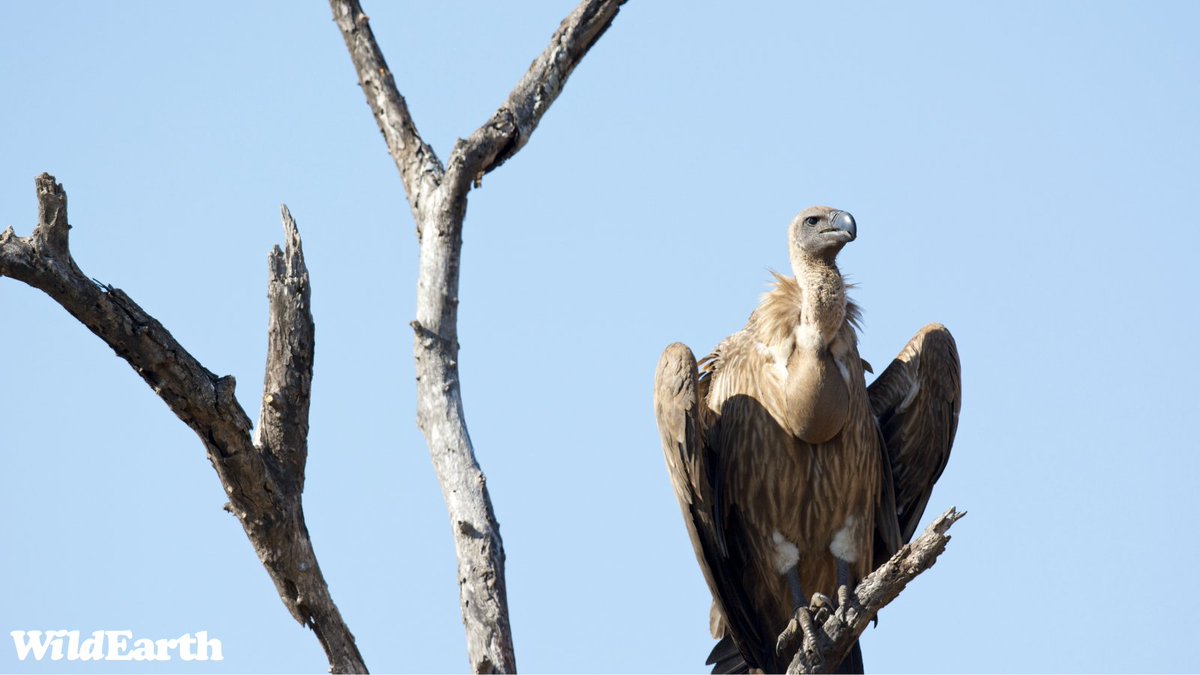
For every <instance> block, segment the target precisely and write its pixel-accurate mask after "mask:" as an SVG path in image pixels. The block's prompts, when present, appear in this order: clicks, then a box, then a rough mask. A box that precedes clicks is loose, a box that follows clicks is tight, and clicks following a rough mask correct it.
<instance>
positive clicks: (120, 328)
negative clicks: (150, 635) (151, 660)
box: [0, 174, 366, 672]
mask: <svg viewBox="0 0 1200 675" xmlns="http://www.w3.org/2000/svg"><path fill="white" fill-rule="evenodd" d="M36 184H37V196H38V224H37V226H36V227H35V228H34V231H33V234H32V235H30V236H29V237H18V236H17V235H16V234H14V232H13V230H12V228H8V229H7V230H5V231H4V232H3V233H0V276H6V277H11V278H13V279H17V280H19V281H23V282H25V283H26V284H29V285H30V286H32V287H34V288H37V289H39V290H41V291H43V292H45V293H46V294H47V295H49V296H50V297H51V298H53V299H54V300H55V301H56V302H58V303H59V304H60V305H62V307H63V309H65V310H67V312H69V313H70V314H71V316H74V317H75V318H76V319H78V320H79V321H80V322H81V323H83V324H84V325H85V326H87V327H88V328H89V329H90V330H91V331H92V332H93V333H95V334H96V335H97V336H99V337H100V339H102V340H104V342H105V343H107V344H108V345H109V346H110V347H112V348H113V351H115V352H116V353H117V355H118V356H120V357H121V358H123V359H125V361H126V362H128V363H129V365H130V366H131V367H132V368H133V369H134V370H135V371H136V372H137V373H138V374H139V375H141V376H142V379H143V380H145V381H146V384H148V385H150V388H151V389H153V390H154V392H155V393H156V394H158V396H159V397H160V398H162V400H163V401H164V402H165V403H166V404H167V406H168V407H169V408H170V409H171V411H172V412H174V413H175V414H176V415H177V416H178V417H179V419H181V420H183V422H184V423H185V424H187V425H188V426H189V427H191V428H192V430H193V431H195V432H196V434H197V435H198V436H199V437H200V440H201V441H202V442H203V443H204V447H205V449H206V450H207V451H208V458H209V461H211V462H212V465H213V468H214V469H216V471H217V476H218V477H219V478H220V480H221V485H222V486H224V488H225V493H226V495H227V496H228V498H229V503H228V504H226V505H225V508H226V510H228V511H229V512H230V513H232V514H234V515H235V516H237V518H238V521H239V522H241V524H242V527H243V529H245V531H246V536H247V537H249V538H250V542H251V544H253V546H254V550H255V551H256V552H257V553H258V557H259V560H261V561H262V563H263V565H264V566H265V567H266V569H267V573H268V574H269V575H270V576H271V580H272V581H273V582H274V583H275V587H276V589H277V590H278V591H279V596H280V598H281V599H282V600H283V604H284V605H285V606H286V607H287V608H288V611H289V612H291V614H292V616H293V617H295V618H296V620H297V621H299V622H300V623H301V624H303V625H305V626H308V627H309V628H311V629H312V630H313V631H314V632H315V633H316V634H317V638H318V639H319V640H320V642H321V646H322V647H324V649H325V653H326V655H327V656H328V658H329V664H330V666H331V668H332V669H333V671H334V672H366V665H365V664H364V663H363V660H362V656H361V655H360V654H359V652H358V648H357V646H355V643H354V636H353V635H351V634H350V630H349V629H348V628H347V627H346V624H345V622H344V621H343V620H342V617H341V614H340V613H339V612H338V609H337V606H336V605H334V603H333V599H332V598H331V597H330V594H329V588H328V586H327V584H326V583H325V578H324V577H323V576H322V574H321V569H320V567H319V566H318V565H317V558H316V554H315V553H314V551H313V548H312V542H311V541H310V539H309V536H308V529H307V528H306V527H305V524H304V512H303V509H302V507H301V500H300V492H301V490H302V489H303V486H304V464H305V458H306V452H307V430H308V406H309V385H310V383H311V381H312V354H313V323H312V313H311V311H310V308H309V301H308V297H309V291H308V271H307V269H306V268H305V266H304V255H303V252H302V251H301V249H300V235H299V233H298V232H297V230H296V225H295V222H294V221H293V220H292V219H291V215H290V214H288V213H287V210H286V208H285V209H284V232H285V236H286V242H285V245H286V248H285V250H283V251H281V250H280V249H279V248H278V247H276V248H275V250H274V251H273V252H272V254H271V266H270V293H269V295H270V307H271V310H270V311H271V319H270V338H269V349H268V352H269V353H268V357H267V372H266V377H265V380H266V383H265V387H264V393H263V414H262V418H261V421H260V425H259V429H258V432H257V434H256V438H255V439H252V438H251V435H250V418H249V417H247V415H246V412H245V410H243V409H242V406H241V405H239V404H238V402H237V399H236V397H235V396H234V385H235V382H234V379H233V377H231V376H225V377H217V376H216V375H214V374H213V373H212V372H210V371H209V370H208V369H207V368H205V367H204V366H203V365H201V364H200V362H199V361H197V360H196V359H195V357H193V356H192V355H191V354H190V353H188V351H187V350H186V349H184V348H183V346H182V345H180V344H179V343H178V342H177V341H176V340H175V338H174V337H173V336H172V335H171V333H170V332H168V331H167V329H166V328H164V327H163V326H162V324H160V323H159V322H158V321H157V320H156V319H155V318H154V317H152V316H150V315H149V314H147V313H146V311H145V310H143V309H142V308H141V307H139V306H138V305H137V303H135V302H134V301H133V300H132V299H131V298H130V297H129V296H128V295H126V294H125V293H124V292H123V291H121V290H120V289H118V288H113V287H112V286H108V285H103V284H99V283H97V282H94V281H92V280H91V279H89V278H88V277H87V276H86V275H85V274H84V273H83V272H82V271H81V270H80V269H79V266H78V265H76V263H75V260H74V259H73V258H72V257H71V253H70V250H69V244H68V231H69V229H70V225H69V224H68V223H67V195H66V193H65V192H64V191H63V189H62V186H61V185H59V184H58V183H56V182H55V180H54V177H53V176H51V175H49V174H42V175H41V176H38V178H37V180H36Z"/></svg>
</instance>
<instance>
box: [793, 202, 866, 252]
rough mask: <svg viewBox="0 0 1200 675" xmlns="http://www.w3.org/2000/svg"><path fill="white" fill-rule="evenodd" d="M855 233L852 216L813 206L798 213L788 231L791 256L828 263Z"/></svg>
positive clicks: (851, 239)
mask: <svg viewBox="0 0 1200 675" xmlns="http://www.w3.org/2000/svg"><path fill="white" fill-rule="evenodd" d="M857 234H858V229H857V226H856V225H855V224H854V216H852V215H850V214H849V213H846V212H845V211H838V210H837V209H831V208H829V207H828V206H812V207H809V208H807V209H804V210H803V211H801V212H800V215H798V216H796V219H795V220H793V221H792V225H791V227H790V228H789V230H788V239H789V241H790V243H791V248H792V256H793V258H795V257H796V255H797V254H798V255H799V256H800V257H802V258H810V259H813V258H815V259H818V260H829V261H832V260H833V259H834V258H835V257H837V254H838V251H841V250H842V247H843V246H845V245H846V244H847V243H848V242H851V241H854V237H855V236H857Z"/></svg>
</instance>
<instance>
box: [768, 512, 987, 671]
mask: <svg viewBox="0 0 1200 675" xmlns="http://www.w3.org/2000/svg"><path fill="white" fill-rule="evenodd" d="M965 515H967V514H966V512H965V511H962V512H960V511H957V510H955V509H954V508H951V509H950V510H949V511H947V512H945V513H943V514H942V515H941V516H938V518H937V519H936V520H934V521H933V523H931V524H930V525H929V527H928V528H926V529H925V532H924V534H922V535H921V536H920V537H918V538H917V539H916V540H914V541H912V542H910V543H908V544H905V545H904V546H902V547H900V550H899V551H896V554H895V555H893V556H892V557H891V559H890V560H888V561H887V562H886V563H884V564H883V565H881V566H879V567H878V568H876V569H875V571H874V572H872V573H870V574H868V575H867V576H866V578H864V579H863V580H862V581H861V582H859V584H858V586H857V587H855V589H854V592H853V593H851V592H850V591H849V589H848V588H847V587H845V586H842V587H841V588H840V589H838V590H839V593H838V595H839V598H838V608H837V609H836V610H835V611H833V612H829V611H828V610H827V609H817V610H814V609H813V608H807V607H802V608H801V609H799V610H798V611H797V612H796V617H795V618H793V619H792V621H791V623H790V624H789V625H788V627H787V629H785V630H784V632H783V634H782V635H780V636H779V643H780V651H779V653H787V651H790V650H791V649H796V655H795V656H794V657H793V658H792V661H791V663H790V665H789V666H788V670H787V672H788V673H826V672H829V671H830V669H832V668H834V667H836V666H837V665H838V664H839V663H841V662H842V659H844V658H845V657H846V655H847V654H848V653H849V652H850V648H851V647H852V646H853V645H854V642H855V641H856V640H857V639H858V637H859V636H860V635H862V633H863V631H865V630H866V629H867V626H868V625H870V623H871V621H872V620H874V619H875V615H876V614H878V613H879V610H880V609H883V607H884V606H886V605H887V604H888V603H890V602H891V601H892V600H895V599H896V597H897V596H899V595H900V591H903V590H904V588H905V587H906V586H907V585H908V583H909V582H910V581H912V580H913V579H915V578H916V577H917V575H918V574H920V573H921V572H924V571H925V570H927V569H929V568H930V567H933V563H934V562H936V561H937V558H938V556H940V555H941V554H942V551H945V550H946V544H947V543H949V542H950V536H949V535H947V534H946V531H947V530H949V529H950V526H951V525H953V524H954V523H956V522H958V519H959V518H962V517H963V516H965ZM814 615H815V616H816V619H815V620H814V619H813V616H814ZM826 615H828V616H826ZM805 624H807V625H805ZM797 643H799V644H798V645H797ZM797 646H798V647H799V648H798V649H797ZM785 650H786V651H785Z"/></svg>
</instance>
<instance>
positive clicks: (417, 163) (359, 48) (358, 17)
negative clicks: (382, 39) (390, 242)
mask: <svg viewBox="0 0 1200 675" xmlns="http://www.w3.org/2000/svg"><path fill="white" fill-rule="evenodd" d="M329 5H330V7H332V9H333V21H334V23H336V24H337V26H338V28H339V29H340V30H341V31H342V38H343V39H345V41H346V49H347V50H349V52H350V60H352V61H353V62H354V69H355V70H356V71H357V72H358V83H359V86H361V87H362V90H363V94H364V95H366V97H367V105H368V106H370V108H371V113H372V114H374V115H375V122H376V123H378V124H379V130H380V131H381V132H382V133H383V139H384V141H386V142H387V149H388V153H390V154H391V156H392V160H393V161H395V162H396V168H397V169H399V170H400V179H401V181H402V182H403V183H404V191H405V193H407V194H408V202H409V205H410V206H411V207H412V212H413V217H414V218H415V219H416V221H417V227H418V228H419V227H420V226H421V221H422V218H421V216H420V212H419V210H420V208H421V203H420V202H421V199H422V198H423V197H424V196H425V195H427V194H429V193H431V192H433V191H434V190H436V189H437V187H438V185H439V184H440V183H441V181H442V175H443V174H444V173H445V170H444V169H443V168H442V162H441V161H440V160H439V159H438V157H437V153H435V152H434V151H433V148H431V147H429V144H427V143H426V142H425V141H424V140H422V139H421V135H420V134H419V133H417V125H416V123H415V122H413V119H412V115H410V114H409V113H408V104H407V103H405V102H404V97H403V96H401V95H400V90H399V89H397V88H396V80H395V78H394V77H392V71H391V70H390V69H389V68H388V65H387V61H385V60H384V58H383V52H381V51H380V50H379V44H378V43H376V42H375V33H374V32H373V31H372V30H371V24H370V22H369V19H368V18H367V15H366V14H364V13H363V11H362V7H361V6H360V5H359V4H358V0H330V3H329ZM419 233H420V230H418V235H419Z"/></svg>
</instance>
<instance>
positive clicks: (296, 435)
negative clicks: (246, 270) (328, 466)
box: [254, 206, 314, 494]
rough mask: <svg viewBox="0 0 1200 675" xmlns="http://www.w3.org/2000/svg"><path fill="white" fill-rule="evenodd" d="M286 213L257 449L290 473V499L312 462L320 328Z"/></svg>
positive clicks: (274, 272)
mask: <svg viewBox="0 0 1200 675" xmlns="http://www.w3.org/2000/svg"><path fill="white" fill-rule="evenodd" d="M280 212H281V215H282V216H283V234H284V237H285V240H286V243H285V246H286V249H287V250H286V252H285V251H281V250H280V249H279V247H278V246H276V247H275V248H274V249H273V250H272V251H271V255H270V257H269V259H268V264H269V266H270V270H271V279H270V285H269V287H268V289H267V297H268V299H269V303H270V319H269V322H268V324H267V368H266V373H265V375H264V382H263V400H262V410H261V411H260V413H259V418H258V429H257V430H256V435H255V438H254V444H255V445H256V446H258V447H259V448H261V449H263V450H266V451H267V452H270V453H271V455H272V456H274V457H275V459H276V460H277V461H279V463H280V464H281V465H283V466H284V467H285V470H284V471H283V472H282V476H283V477H285V478H286V479H287V480H288V484H287V485H286V486H285V487H286V488H287V489H288V490H289V494H300V493H301V492H302V491H303V490H304V465H305V463H306V462H307V459H308V405H309V401H310V400H311V393H312V371H313V351H314V341H313V333H314V327H313V319H312V307H311V305H310V304H309V303H310V301H309V286H308V268H307V267H306V266H305V265H304V251H303V249H302V248H301V246H300V231H299V230H297V229H296V221H295V220H293V219H292V214H291V212H289V211H288V209H287V207H286V206H283V207H281V208H280Z"/></svg>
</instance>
